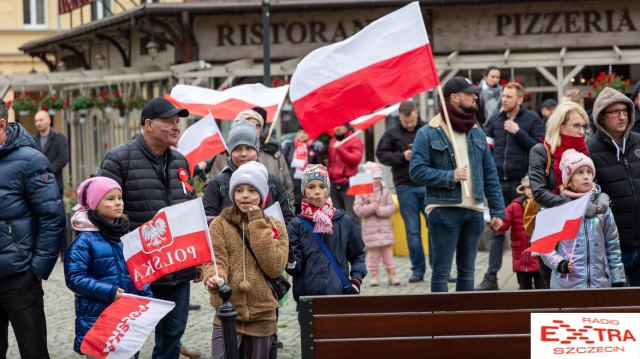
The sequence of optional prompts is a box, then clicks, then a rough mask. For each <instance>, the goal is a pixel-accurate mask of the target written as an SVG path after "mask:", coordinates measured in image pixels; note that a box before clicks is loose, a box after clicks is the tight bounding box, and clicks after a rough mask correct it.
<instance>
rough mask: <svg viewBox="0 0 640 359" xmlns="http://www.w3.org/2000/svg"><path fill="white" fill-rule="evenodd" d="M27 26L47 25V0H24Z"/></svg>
mask: <svg viewBox="0 0 640 359" xmlns="http://www.w3.org/2000/svg"><path fill="white" fill-rule="evenodd" d="M22 9H23V10H22V13H23V16H24V27H25V28H37V29H41V28H46V27H47V0H22Z"/></svg>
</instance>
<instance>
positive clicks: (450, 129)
mask: <svg viewBox="0 0 640 359" xmlns="http://www.w3.org/2000/svg"><path fill="white" fill-rule="evenodd" d="M438 95H440V103H441V105H442V112H443V113H444V118H445V122H446V123H447V129H448V130H449V136H451V138H450V139H449V140H450V141H451V146H453V155H454V157H455V159H456V163H457V164H460V163H462V162H460V155H459V154H458V149H457V148H456V141H455V140H454V139H453V129H452V128H451V121H449V112H448V111H447V105H446V103H445V101H444V94H443V93H442V86H441V85H438ZM454 171H455V170H454ZM467 173H468V171H467ZM460 184H461V185H462V187H464V193H465V194H466V195H467V198H469V197H471V195H470V194H469V186H467V181H460Z"/></svg>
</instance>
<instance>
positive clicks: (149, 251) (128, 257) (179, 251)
mask: <svg viewBox="0 0 640 359" xmlns="http://www.w3.org/2000/svg"><path fill="white" fill-rule="evenodd" d="M122 244H123V245H124V250H123V251H124V259H125V261H126V263H127V269H128V270H129V274H130V275H131V278H132V279H133V283H134V284H135V285H136V287H137V288H138V289H141V288H142V286H143V285H145V284H148V283H151V282H153V281H154V280H156V279H158V278H160V277H162V276H163V275H165V274H169V273H173V272H175V271H178V270H180V269H184V268H189V267H193V266H197V265H200V264H203V263H211V262H212V261H213V248H212V247H211V239H210V237H209V228H208V226H207V220H206V216H205V214H204V207H203V205H202V199H201V198H197V199H194V200H191V201H188V202H184V203H180V204H177V205H174V206H171V207H166V208H163V209H161V210H160V211H159V212H158V214H156V215H155V216H154V217H153V219H152V220H150V221H149V222H147V223H144V224H143V225H141V226H140V227H138V228H137V229H135V230H134V231H133V232H130V233H128V234H127V235H125V236H124V237H122Z"/></svg>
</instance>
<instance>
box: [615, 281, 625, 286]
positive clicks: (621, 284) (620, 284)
mask: <svg viewBox="0 0 640 359" xmlns="http://www.w3.org/2000/svg"><path fill="white" fill-rule="evenodd" d="M613 286H614V287H626V285H625V282H620V283H613Z"/></svg>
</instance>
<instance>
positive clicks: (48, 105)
mask: <svg viewBox="0 0 640 359" xmlns="http://www.w3.org/2000/svg"><path fill="white" fill-rule="evenodd" d="M40 108H42V109H43V110H45V111H48V110H55V111H58V110H62V109H63V108H64V104H63V102H62V99H61V98H59V97H55V96H52V95H49V96H47V97H45V98H43V99H42V102H40Z"/></svg>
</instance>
